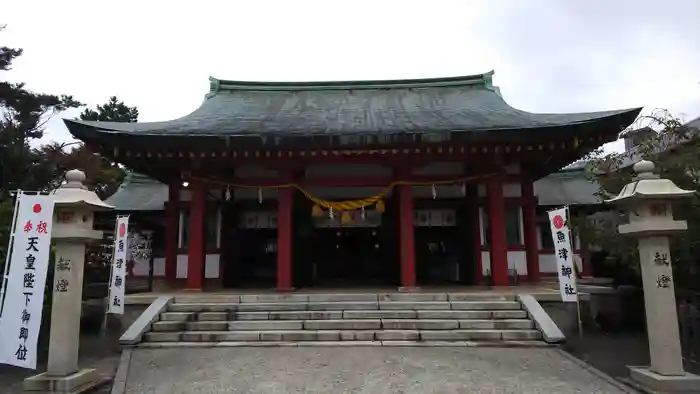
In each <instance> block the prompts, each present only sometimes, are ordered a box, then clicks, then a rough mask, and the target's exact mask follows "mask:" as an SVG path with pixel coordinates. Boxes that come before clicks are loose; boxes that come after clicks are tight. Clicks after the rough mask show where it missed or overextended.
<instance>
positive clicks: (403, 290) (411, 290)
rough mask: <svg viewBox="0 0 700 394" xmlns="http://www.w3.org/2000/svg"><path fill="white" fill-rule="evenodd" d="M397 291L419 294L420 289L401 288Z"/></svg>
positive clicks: (412, 287) (413, 287) (414, 287)
mask: <svg viewBox="0 0 700 394" xmlns="http://www.w3.org/2000/svg"><path fill="white" fill-rule="evenodd" d="M397 290H398V292H399V293H417V292H419V291H420V287H418V286H399V287H398V289H397Z"/></svg>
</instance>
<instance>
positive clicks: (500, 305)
mask: <svg viewBox="0 0 700 394" xmlns="http://www.w3.org/2000/svg"><path fill="white" fill-rule="evenodd" d="M494 309H496V310H518V309H520V303H519V302H517V301H416V302H402V301H382V302H308V303H304V302H262V303H240V304H227V303H174V304H172V305H169V306H168V311H171V312H236V311H239V312H256V311H257V312H277V311H306V310H308V311H346V310H494Z"/></svg>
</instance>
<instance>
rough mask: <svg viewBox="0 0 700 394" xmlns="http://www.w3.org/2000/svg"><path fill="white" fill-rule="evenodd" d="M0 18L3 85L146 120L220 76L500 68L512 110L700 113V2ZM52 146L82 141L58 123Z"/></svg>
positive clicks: (270, 5)
mask: <svg viewBox="0 0 700 394" xmlns="http://www.w3.org/2000/svg"><path fill="white" fill-rule="evenodd" d="M102 4H105V5H107V4H109V5H110V7H107V6H103V5H102ZM39 10H40V11H39ZM0 23H2V24H6V25H7V29H6V30H5V31H4V32H2V33H0V40H1V41H0V43H2V44H3V45H9V46H15V47H21V48H24V50H25V54H24V55H23V56H22V57H21V58H19V59H18V60H17V61H16V62H15V64H14V70H13V71H12V72H10V73H3V74H0V75H3V77H5V76H8V77H9V78H10V79H11V80H13V81H23V82H26V83H27V86H28V87H29V88H31V89H33V90H36V91H40V92H45V93H54V94H71V95H73V96H74V97H75V98H76V99H78V100H80V101H82V102H85V103H87V104H88V105H90V106H94V105H96V104H100V103H103V102H105V101H106V100H107V98H108V97H109V96H111V95H117V96H118V97H119V98H120V99H122V100H124V101H125V102H126V103H127V104H129V105H135V106H137V107H138V109H139V111H140V117H139V120H140V121H159V120H168V119H173V118H177V117H180V116H183V115H186V114H188V113H189V112H191V111H193V110H194V109H195V108H197V107H198V106H199V105H200V103H201V102H202V100H203V96H204V94H205V93H206V92H207V91H208V79H207V78H208V76H214V77H218V78H222V79H234V80H250V81H302V80H354V79H398V78H424V77H446V76H457V75H468V74H475V73H482V72H486V71H489V70H492V69H493V70H495V71H496V74H495V76H494V82H495V84H496V85H498V86H499V87H500V88H501V92H502V93H503V96H504V98H505V99H506V101H507V102H508V103H509V104H510V105H512V106H514V107H516V108H519V109H523V110H527V111H531V112H585V111H597V110H607V109H617V108H629V107H636V106H644V107H646V108H647V110H651V109H654V108H667V109H669V110H670V111H671V112H672V113H673V114H674V115H676V116H681V117H683V118H685V119H686V120H691V119H693V118H695V117H698V116H700V0H664V1H658V0H499V1H494V0H490V1H489V0H484V1H476V0H474V1H469V0H463V1H456V0H455V1H451V0H415V1H414V0H396V1H390V0H347V1H340V0H334V1H329V0H317V1H312V0H294V1H291V0H236V1H207V0H198V1H194V2H182V3H179V2H172V1H169V2H166V1H155V0H139V1H135V0H121V1H118V2H103V1H95V0H71V1H63V2H56V1H49V0H45V1H35V0H21V1H10V0H6V1H4V4H2V13H1V14H0ZM78 112H79V111H71V112H69V113H65V114H63V116H65V117H74V116H76V115H77V113H78ZM45 139H46V140H61V141H67V140H71V139H72V137H71V136H70V134H69V133H68V131H67V129H66V128H65V127H64V126H63V124H62V122H60V120H58V119H55V120H54V121H52V122H51V125H50V127H49V130H48V132H47V133H46V136H45ZM610 148H611V149H616V150H617V149H619V148H620V144H619V143H617V144H616V145H614V146H612V147H610Z"/></svg>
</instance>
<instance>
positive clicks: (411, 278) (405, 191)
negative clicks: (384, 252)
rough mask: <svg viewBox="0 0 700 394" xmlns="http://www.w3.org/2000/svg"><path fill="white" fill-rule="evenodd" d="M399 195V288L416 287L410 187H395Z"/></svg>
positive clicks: (411, 193)
mask: <svg viewBox="0 0 700 394" xmlns="http://www.w3.org/2000/svg"><path fill="white" fill-rule="evenodd" d="M397 189H398V193H399V243H400V246H399V254H400V259H401V287H402V288H404V289H407V290H408V289H411V288H413V287H416V248H415V233H414V231H415V228H414V227H413V192H412V189H411V186H410V185H400V186H397Z"/></svg>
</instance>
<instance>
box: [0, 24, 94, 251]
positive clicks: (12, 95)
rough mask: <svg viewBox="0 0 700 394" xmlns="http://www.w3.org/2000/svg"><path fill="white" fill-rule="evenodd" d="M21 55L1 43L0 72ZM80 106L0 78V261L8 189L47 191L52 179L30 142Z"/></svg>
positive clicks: (9, 205) (8, 219)
mask: <svg viewBox="0 0 700 394" xmlns="http://www.w3.org/2000/svg"><path fill="white" fill-rule="evenodd" d="M3 28H4V26H0V30H2V29H3ZM21 55H22V49H18V48H10V47H7V46H3V45H0V72H4V73H6V72H7V71H9V70H10V69H11V67H12V62H13V60H15V59H16V58H17V57H19V56H21ZM80 105H82V104H81V103H80V102H78V101H76V100H74V99H73V97H72V96H67V95H51V94H43V93H37V92H33V91H31V90H29V89H28V88H27V87H26V85H25V84H24V83H12V82H7V80H6V79H5V78H0V261H2V262H4V255H5V249H6V247H7V236H8V232H9V227H10V224H11V217H12V208H13V206H14V205H13V203H12V202H11V201H12V196H11V192H12V191H14V190H17V189H22V190H36V191H43V190H47V188H48V187H49V186H50V184H51V180H52V178H53V173H52V170H51V169H52V166H51V165H50V164H49V163H47V162H46V160H45V158H44V157H43V156H42V153H41V151H40V150H37V149H32V148H31V146H30V144H29V143H30V141H31V140H34V139H37V138H41V137H42V136H43V132H44V128H45V127H46V124H47V122H48V121H49V119H51V117H52V116H54V115H56V114H57V113H59V112H61V111H63V110H65V109H68V108H75V107H79V106H80ZM0 264H2V263H0Z"/></svg>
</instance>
